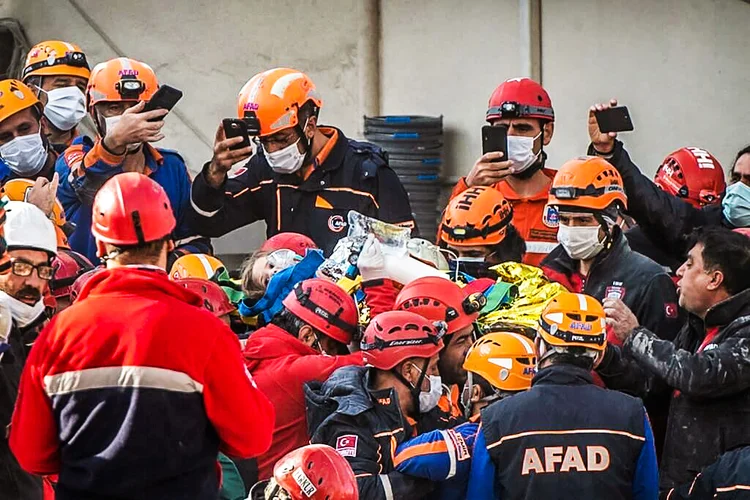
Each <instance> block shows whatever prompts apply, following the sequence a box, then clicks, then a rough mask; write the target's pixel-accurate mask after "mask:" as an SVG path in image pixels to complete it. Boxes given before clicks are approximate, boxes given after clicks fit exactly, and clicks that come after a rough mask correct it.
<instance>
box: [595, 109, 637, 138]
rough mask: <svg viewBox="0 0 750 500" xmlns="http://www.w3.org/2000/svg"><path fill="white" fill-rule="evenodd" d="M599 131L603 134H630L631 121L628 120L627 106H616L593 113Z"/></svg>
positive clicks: (631, 128)
mask: <svg viewBox="0 0 750 500" xmlns="http://www.w3.org/2000/svg"><path fill="white" fill-rule="evenodd" d="M594 116H595V117H596V123H597V124H598V125H599V131H600V132H601V133H603V134H607V133H609V132H631V131H632V130H633V121H632V120H631V119H630V111H628V107H627V106H618V107H612V108H606V109H602V110H597V111H595V112H594Z"/></svg>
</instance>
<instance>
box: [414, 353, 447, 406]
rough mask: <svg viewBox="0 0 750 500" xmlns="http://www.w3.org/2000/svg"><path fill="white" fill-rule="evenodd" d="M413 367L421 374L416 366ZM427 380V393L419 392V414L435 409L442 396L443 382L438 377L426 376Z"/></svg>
mask: <svg viewBox="0 0 750 500" xmlns="http://www.w3.org/2000/svg"><path fill="white" fill-rule="evenodd" d="M413 366H414V368H416V369H417V371H418V372H419V373H420V374H421V373H422V370H420V369H419V367H417V365H413ZM427 379H428V380H429V381H430V390H429V392H424V391H421V390H420V391H419V413H427V412H429V411H430V410H432V409H433V408H435V407H436V406H437V405H438V401H440V398H441V397H442V396H443V380H442V379H441V378H440V375H428V376H427ZM412 387H413V386H412Z"/></svg>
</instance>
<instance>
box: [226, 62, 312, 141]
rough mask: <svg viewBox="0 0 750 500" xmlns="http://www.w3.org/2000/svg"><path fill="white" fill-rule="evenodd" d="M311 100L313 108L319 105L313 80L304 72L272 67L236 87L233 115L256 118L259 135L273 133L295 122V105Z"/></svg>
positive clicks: (299, 124)
mask: <svg viewBox="0 0 750 500" xmlns="http://www.w3.org/2000/svg"><path fill="white" fill-rule="evenodd" d="M308 102H312V103H313V104H314V106H315V107H316V110H315V112H316V113H317V110H318V109H320V108H321V107H322V106H323V101H322V100H321V99H320V96H319V95H318V92H317V91H316V90H315V84H314V83H313V81H312V80H311V79H310V77H308V76H307V75H306V74H304V73H302V72H301V71H298V70H296V69H291V68H274V69H269V70H268V71H264V72H262V73H258V74H257V75H255V76H254V77H252V78H251V79H250V80H249V81H248V82H247V83H246V84H245V85H244V86H243V87H242V89H241V90H240V95H239V99H238V102H237V115H238V116H239V117H240V118H251V117H252V118H257V120H258V121H259V122H260V136H261V137H265V136H269V135H273V134H275V133H276V132H279V131H281V130H285V129H288V128H292V127H296V126H299V127H302V126H304V124H303V123H299V117H298V112H299V109H300V108H301V107H302V106H304V105H305V104H307V103H308Z"/></svg>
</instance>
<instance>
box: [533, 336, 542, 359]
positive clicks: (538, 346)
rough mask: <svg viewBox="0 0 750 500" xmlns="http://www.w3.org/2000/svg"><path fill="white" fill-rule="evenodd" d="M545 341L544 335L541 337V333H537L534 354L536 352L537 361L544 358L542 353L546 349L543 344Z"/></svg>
mask: <svg viewBox="0 0 750 500" xmlns="http://www.w3.org/2000/svg"><path fill="white" fill-rule="evenodd" d="M543 342H544V341H543V340H542V337H540V336H539V335H537V336H536V338H535V339H534V354H536V360H537V363H539V360H540V359H541V358H542V355H543V354H544V349H543V344H542V343H543Z"/></svg>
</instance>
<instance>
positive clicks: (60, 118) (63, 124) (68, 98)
mask: <svg viewBox="0 0 750 500" xmlns="http://www.w3.org/2000/svg"><path fill="white" fill-rule="evenodd" d="M46 94H47V104H46V105H45V106H44V116H46V117H47V119H48V120H49V121H50V122H51V123H52V125H54V126H55V127H57V128H58V129H60V130H63V131H68V130H70V129H72V128H73V127H75V126H76V125H78V124H79V123H80V122H81V120H83V117H84V116H86V96H84V95H83V92H81V89H79V88H78V87H63V88H61V89H52V90H49V91H47V92H46Z"/></svg>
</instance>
